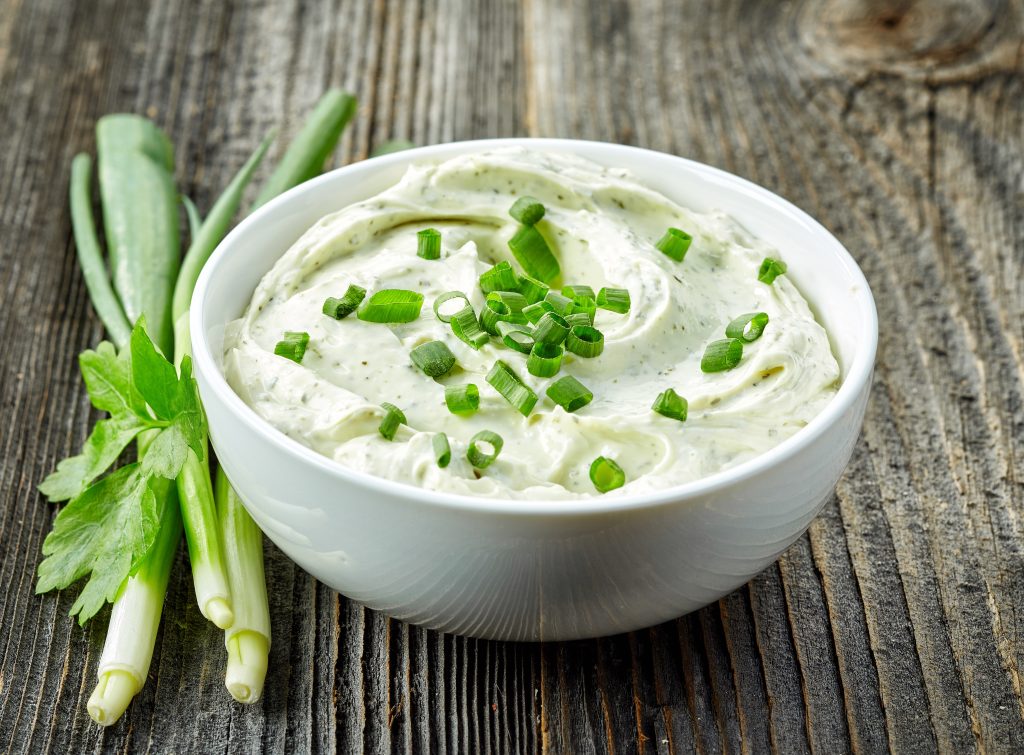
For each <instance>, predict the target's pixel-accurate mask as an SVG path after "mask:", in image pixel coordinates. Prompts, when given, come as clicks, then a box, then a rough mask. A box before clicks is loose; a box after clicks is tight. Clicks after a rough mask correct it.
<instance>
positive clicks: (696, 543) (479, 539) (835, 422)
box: [191, 139, 878, 640]
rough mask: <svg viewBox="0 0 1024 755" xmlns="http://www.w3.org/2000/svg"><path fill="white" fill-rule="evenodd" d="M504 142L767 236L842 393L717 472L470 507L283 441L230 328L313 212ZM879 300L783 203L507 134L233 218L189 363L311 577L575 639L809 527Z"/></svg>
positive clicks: (675, 171)
mask: <svg viewBox="0 0 1024 755" xmlns="http://www.w3.org/2000/svg"><path fill="white" fill-rule="evenodd" d="M506 145H526V146H529V147H532V148H535V149H541V150H562V151H566V152H572V153H575V154H578V155H580V156H582V157H585V158H588V159H590V160H593V161H595V162H598V163H602V164H605V165H609V166H615V167H626V168H629V169H630V170H631V171H632V172H633V174H634V175H635V176H636V177H637V178H638V179H639V180H640V181H641V182H643V183H644V184H646V185H648V186H650V187H651V188H654V189H657V190H658V191H661V192H662V193H664V194H665V195H666V196H668V197H670V198H671V199H673V200H675V201H676V202H679V203H681V204H683V205H687V206H690V207H693V208H695V209H698V210H709V209H714V208H718V209H722V210H724V211H725V212H727V213H729V214H730V215H732V216H733V217H734V218H736V219H737V220H738V221H739V222H740V223H741V224H742V225H743V226H745V227H746V228H747V229H748V230H749V231H751V232H752V233H753V234H755V235H756V236H759V237H761V238H763V239H766V240H767V241H768V242H769V243H771V244H773V245H774V246H776V247H778V248H779V249H780V250H781V252H782V254H783V255H784V257H785V259H786V261H787V262H788V263H789V273H788V274H789V276H790V278H791V280H793V281H794V282H795V283H796V284H797V285H798V286H799V288H800V290H801V291H802V292H803V294H804V296H805V297H806V298H807V299H808V300H809V301H810V302H811V305H812V307H813V309H814V311H815V313H816V315H817V316H818V318H819V321H820V322H821V323H822V324H823V325H824V326H825V328H826V330H827V331H828V333H829V335H830V337H831V339H832V345H833V349H834V351H835V354H836V356H837V358H838V360H839V364H840V367H841V369H842V376H843V377H842V385H841V387H840V388H839V391H838V393H837V395H836V396H835V398H834V399H833V400H832V402H831V403H830V404H829V405H828V406H827V407H826V408H825V410H824V411H823V412H822V413H821V414H819V415H818V416H817V417H816V418H815V419H814V420H813V421H812V422H811V423H810V424H808V425H807V426H806V427H804V428H803V429H801V430H800V431H799V432H798V433H796V434H795V435H794V436H792V437H791V438H789V439H788V440H786V441H784V442H783V443H781V444H779V445H778V446H777V447H775V448H773V449H772V450H770V451H768V452H767V453H765V454H763V455H761V456H758V457H757V458H755V459H752V460H750V461H748V462H746V463H744V464H741V465H739V466H737V467H734V468H732V469H729V470H727V471H725V472H721V473H719V474H715V475H712V476H710V477H706V478H704V479H701V480H697V481H695V482H690V483H687V484H685V485H680V486H678V487H676V488H672V489H670V490H666V491H660V492H658V493H653V494H645V495H633V496H623V497H618V498H614V499H601V498H594V499H591V500H584V501H512V500H490V499H478V498H470V497H464V496H455V495H450V494H444V493H438V492H432V491H426V490H421V489H419V488H416V487H413V486H410V485H405V484H402V483H397V482H392V481H389V480H384V479H379V478H376V477H371V476H369V475H366V474H363V473H360V472H355V471H352V470H349V469H346V468H345V467H342V466H341V465H339V464H337V463H335V462H334V461H331V460H330V459H327V458H325V457H323V456H320V455H319V454H317V453H315V452H314V451H312V450H310V449H308V448H306V447H305V446H302V445H301V444H299V443H297V442H296V441H294V440H292V439H290V438H288V437H286V436H285V435H284V434H283V433H281V432H280V431H278V430H277V429H275V428H274V427H272V426H271V425H270V424H268V423H267V422H265V421H264V420H263V419H261V418H260V417H259V416H257V415H256V413H255V412H254V411H253V410H252V409H250V408H249V407H248V406H246V404H244V403H243V402H242V400H241V399H240V398H239V397H238V396H237V395H235V393H234V391H232V389H231V388H230V387H229V386H228V384H227V382H226V381H225V379H224V374H223V371H222V358H221V355H222V351H223V349H222V344H223V333H224V326H225V324H226V323H228V322H229V321H231V320H233V319H235V318H237V317H238V316H240V315H241V313H242V311H243V309H244V308H245V306H246V304H247V303H248V301H249V299H250V298H251V296H252V293H253V290H254V288H255V287H256V284H257V283H258V282H259V280H260V278H261V277H262V276H263V274H264V273H265V272H266V271H267V270H269V269H270V267H271V265H272V264H273V263H274V262H275V261H276V260H277V258H278V257H280V256H281V255H282V254H283V253H284V252H285V250H286V249H288V247H289V246H291V244H292V243H293V242H294V241H295V240H296V239H297V238H298V237H299V236H300V235H301V234H302V232H303V231H305V230H306V229H307V228H308V227H309V226H311V225H312V224H313V223H314V222H315V221H316V220H318V219H319V218H320V217H322V216H323V215H326V214H328V213H330V212H333V211H335V210H338V209H340V208H342V207H345V206H346V205H349V204H351V203H353V202H356V201H359V200H362V199H365V198H367V197H369V196H372V195H374V194H376V193H378V192H380V191H381V190H383V189H385V188H387V187H388V186H390V185H392V184H394V183H395V182H396V181H397V180H398V179H399V178H400V177H401V175H402V173H403V172H404V170H405V168H406V166H407V165H409V163H412V162H415V161H420V160H440V159H445V158H448V157H452V156H454V155H459V154H463V153H467V152H474V151H480V150H484V149H490V148H494V147H500V146H506ZM877 327H878V325H877V318H876V314H875V306H874V301H873V300H872V298H871V291H870V290H869V288H868V285H867V282H866V281H865V280H864V276H863V274H862V273H861V271H860V270H859V269H858V267H857V265H856V263H855V262H854V261H853V259H852V258H851V257H850V255H849V253H848V252H847V251H846V250H845V249H844V248H843V246H842V245H841V244H840V243H839V242H838V241H837V240H836V239H835V237H834V236H832V235H831V234H830V233H829V232H828V231H826V230H825V229H824V228H823V227H822V226H821V225H819V224H818V223H817V222H815V221H814V220H813V219H812V218H810V217H809V216H808V215H807V214H805V213H804V212H802V211H801V210H799V209H797V208H796V207H794V206H793V205H792V204H790V203H789V202H787V201H785V200H784V199H781V198H780V197H778V196H776V195H775V194H772V193H771V192H769V191H767V190H765V189H762V188H760V187H758V186H755V185H754V184H752V183H750V182H748V181H745V180H743V179H741V178H737V177H736V176H733V175H730V174H728V173H725V172H723V171H720V170H717V169H715V168H710V167H708V166H706V165H701V164H700V163H695V162H692V161H690V160H684V159H682V158H679V157H674V156H672V155H666V154H661V153H658V152H651V151H648V150H644V149H637V148H635V147H624V146H620V145H615V144H603V143H599V142H585V141H572V140H562V139H499V140H486V141H473V142H458V143H454V144H443V145H438V146H435V147H424V148H421V149H414V150H409V151H407V152H399V153H396V154H393V155H388V156H385V157H379V158H376V159H373V160H367V161H365V162H361V163H356V164H354V165H349V166H347V167H345V168H341V169H339V170H335V171H332V172H331V173H327V174H326V175H323V176H320V177H319V178H316V179H313V180H312V181H308V182H307V183H305V184H302V185H301V186H298V187H296V188H295V189H292V190H291V191H289V192H287V193H286V194H284V195H282V196H281V197H278V198H277V199H275V200H274V201H272V202H270V203H268V204H267V205H265V206H263V207H262V208H260V209H259V210H257V211H256V212H255V213H253V214H252V215H251V216H250V217H249V218H247V219H246V220H245V221H244V222H242V223H241V224H239V226H238V227H237V228H235V229H234V230H233V231H232V232H231V233H230V234H229V235H228V237H227V238H226V239H224V241H223V242H222V243H221V245H220V246H219V247H218V248H217V250H216V251H215V252H214V254H213V257H212V258H211V259H210V261H209V263H208V264H207V265H206V268H205V269H204V270H203V273H202V276H201V277H200V279H199V283H198V285H197V287H196V292H195V296H194V298H193V300H192V314H191V329H192V342H193V343H192V348H193V352H194V359H195V374H196V378H197V379H198V381H199V389H200V393H201V395H202V399H203V403H204V405H205V406H206V411H207V414H208V415H209V422H210V434H211V437H212V440H213V444H214V447H215V449H216V451H217V456H218V458H219V460H220V463H221V464H223V466H224V468H225V470H226V471H227V474H228V476H229V477H230V478H231V480H232V482H233V483H234V486H235V488H236V489H237V490H238V493H239V495H240V496H241V497H242V500H243V501H244V502H245V505H246V507H247V508H248V510H249V512H250V513H251V514H252V516H253V519H255V520H256V522H257V523H258V524H259V525H260V527H261V528H262V529H263V531H264V532H265V533H266V534H267V536H268V537H269V538H270V539H271V540H273V541H274V542H275V543H276V544H277V546H278V547H279V548H280V549H281V550H282V551H284V552H285V553H286V554H288V556H289V557H291V558H292V559H294V560H295V562H296V563H298V564H299V565H300V566H301V567H302V568H304V569H306V570H307V571H308V572H309V573H310V574H312V575H313V576H315V577H316V578H318V579H320V580H321V581H323V582H324V583H326V584H328V585H330V586H331V587H333V588H335V589H336V590H338V591H340V592H342V593H344V594H345V595H347V596H348V597H350V598H352V599H354V600H356V601H359V602H360V603H363V604H365V605H367V606H369V607H371V608H375V609H378V610H380V611H383V612H385V613H387V614H390V615H391V616H394V617H396V618H399V619H404V620H406V621H410V622H413V623H416V624H423V625H425V626H428V627H432V628H435V629H440V630H443V631H446V632H455V633H458V634H467V635H472V636H475V637H486V638H496V639H507V640H567V639H575V638H581V637H594V636H599V635H605V634H611V633H615V632H624V631H627V630H632V629H638V628H640V627H645V626H649V625H651V624H656V623H658V622H662V621H666V620H668V619H671V618H674V617H676V616H680V615H682V614H684V613H687V612H689V611H693V610H695V609H697V608H700V607H701V606H704V605H706V604H707V603H710V602H712V601H714V600H716V599H717V598H719V597H721V596H722V595H724V594H726V593H728V592H730V591H731V590H733V589H735V588H736V587H738V586H740V585H742V584H743V583H744V582H746V581H747V580H749V579H750V578H751V577H753V576H754V575H755V574H757V573H758V572H760V571H761V570H762V569H764V568H765V567H766V566H768V565H769V564H770V563H772V561H774V560H775V559H776V558H777V557H778V556H779V555H780V554H781V553H782V552H783V551H784V550H785V549H786V548H787V547H788V546H789V545H790V544H791V543H792V542H793V541H794V540H796V538H798V537H799V536H800V535H801V534H802V533H803V531H804V530H805V529H806V528H807V526H808V524H809V523H810V521H811V519H813V518H814V516H815V515H816V514H817V513H818V511H819V510H820V508H821V506H822V505H823V504H824V502H825V501H826V500H827V498H828V497H829V495H830V493H831V492H832V489H833V487H834V486H835V483H836V481H837V480H838V479H839V476H840V474H841V473H842V471H843V469H844V468H845V466H846V464H847V462H848V461H849V458H850V454H851V453H852V450H853V446H854V443H855V442H856V440H857V436H858V433H859V432H860V426H861V422H862V419H863V415H864V407H865V404H866V402H867V397H868V390H869V388H870V384H871V370H872V366H873V364H874V358H875V346H876V343H877V338H878V333H877Z"/></svg>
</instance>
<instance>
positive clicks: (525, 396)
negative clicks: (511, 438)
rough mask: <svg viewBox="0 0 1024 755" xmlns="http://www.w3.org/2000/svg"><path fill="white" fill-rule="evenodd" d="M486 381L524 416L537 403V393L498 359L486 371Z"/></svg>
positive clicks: (528, 413) (528, 414)
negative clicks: (488, 370)
mask: <svg viewBox="0 0 1024 755" xmlns="http://www.w3.org/2000/svg"><path fill="white" fill-rule="evenodd" d="M487 382H488V383H490V384H491V385H492V386H493V387H494V390H496V391H497V392H498V393H500V394H501V395H502V397H503V398H504V399H505V400H506V401H508V402H509V403H510V404H512V406H514V407H515V408H516V411H518V412H519V413H520V414H522V415H523V416H524V417H529V416H530V412H532V411H533V407H534V406H535V405H536V403H537V394H536V393H534V392H533V391H532V390H531V389H530V386H528V385H526V384H525V383H524V382H523V381H522V380H520V379H519V376H518V375H516V373H515V372H513V371H512V368H511V367H509V366H508V365H507V364H505V363H504V362H503V361H501V360H500V359H499V360H498V361H496V362H495V363H494V366H493V367H491V371H490V372H488V373H487Z"/></svg>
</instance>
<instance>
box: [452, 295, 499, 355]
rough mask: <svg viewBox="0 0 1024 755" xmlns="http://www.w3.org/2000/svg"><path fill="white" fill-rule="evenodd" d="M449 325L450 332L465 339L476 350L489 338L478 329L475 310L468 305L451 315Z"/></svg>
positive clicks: (478, 324)
mask: <svg viewBox="0 0 1024 755" xmlns="http://www.w3.org/2000/svg"><path fill="white" fill-rule="evenodd" d="M451 326H452V333H454V334H455V336H456V337H457V338H459V339H460V340H462V341H465V342H466V343H468V344H469V345H470V346H472V347H473V348H474V349H477V350H478V351H479V349H480V347H481V346H483V345H484V344H485V343H487V342H488V341H489V340H490V338H489V336H488V335H487V334H486V333H485V332H484V331H483V330H481V329H480V323H479V322H478V321H477V319H476V312H474V311H473V308H472V307H470V306H468V305H467V306H465V307H463V308H462V309H460V310H459V311H458V312H456V313H455V314H454V315H452V317H451Z"/></svg>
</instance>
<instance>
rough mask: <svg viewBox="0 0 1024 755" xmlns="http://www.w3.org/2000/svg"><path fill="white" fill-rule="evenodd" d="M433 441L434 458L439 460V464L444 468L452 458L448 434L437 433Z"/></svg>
mask: <svg viewBox="0 0 1024 755" xmlns="http://www.w3.org/2000/svg"><path fill="white" fill-rule="evenodd" d="M431 443H432V444H433V446H434V458H435V459H436V460H437V466H439V467H441V469H444V468H445V467H447V466H448V464H450V463H451V460H452V447H451V445H449V443H448V436H447V435H445V434H444V433H437V435H435V436H434V439H433V440H432V441H431Z"/></svg>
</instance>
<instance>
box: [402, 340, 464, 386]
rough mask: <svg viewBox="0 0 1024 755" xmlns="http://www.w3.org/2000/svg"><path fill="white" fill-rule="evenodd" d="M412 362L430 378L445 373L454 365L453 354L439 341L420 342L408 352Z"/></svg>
mask: <svg viewBox="0 0 1024 755" xmlns="http://www.w3.org/2000/svg"><path fill="white" fill-rule="evenodd" d="M409 356H410V357H411V358H412V363H413V364H414V365H416V366H417V367H419V368H420V369H421V370H423V372H424V373H425V374H427V375H429V376H430V377H432V378H438V377H441V376H442V375H447V374H448V373H449V372H451V371H452V367H454V366H455V355H454V354H452V350H451V349H449V348H448V346H447V344H444V343H442V342H441V341H427V342H426V343H421V344H420V345H419V346H417V347H416V348H415V349H413V350H412V351H410V352H409Z"/></svg>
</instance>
